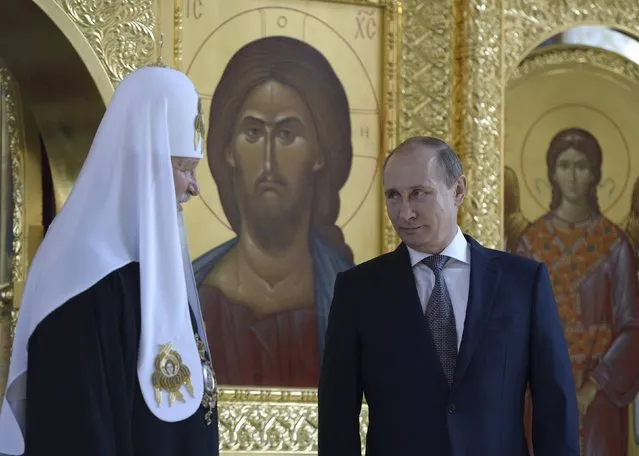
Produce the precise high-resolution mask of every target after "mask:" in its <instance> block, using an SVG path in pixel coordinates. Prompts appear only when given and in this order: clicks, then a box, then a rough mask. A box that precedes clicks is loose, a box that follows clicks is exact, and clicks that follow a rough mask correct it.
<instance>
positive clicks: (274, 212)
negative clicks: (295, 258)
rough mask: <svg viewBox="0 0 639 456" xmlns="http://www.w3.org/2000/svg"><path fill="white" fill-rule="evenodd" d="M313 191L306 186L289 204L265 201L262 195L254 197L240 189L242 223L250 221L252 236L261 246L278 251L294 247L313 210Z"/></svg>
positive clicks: (249, 228) (264, 248) (249, 229)
mask: <svg viewBox="0 0 639 456" xmlns="http://www.w3.org/2000/svg"><path fill="white" fill-rule="evenodd" d="M310 192H311V189H310V188H305V189H304V191H303V193H298V194H297V195H296V196H295V198H294V200H293V201H290V203H289V204H288V205H287V204H285V203H283V202H281V203H280V204H277V202H276V204H264V201H263V200H262V198H260V197H255V196H254V197H253V198H254V199H253V198H251V197H250V196H248V195H246V193H244V192H243V191H241V192H240V193H241V196H240V199H242V200H243V201H241V203H242V206H243V208H244V210H243V211H242V212H243V213H244V217H243V219H244V220H242V223H247V225H248V226H247V228H248V231H249V232H250V234H251V237H252V239H253V240H254V241H255V242H256V243H257V245H258V246H259V247H260V248H261V249H263V250H265V251H267V252H273V253H275V252H281V251H284V250H286V249H288V248H289V247H290V246H291V244H292V243H293V240H294V237H295V232H296V231H297V230H298V229H299V226H300V223H301V222H302V220H303V216H304V215H305V213H306V212H309V211H310V210H311V207H310V203H308V202H307V201H310V198H309V194H310Z"/></svg>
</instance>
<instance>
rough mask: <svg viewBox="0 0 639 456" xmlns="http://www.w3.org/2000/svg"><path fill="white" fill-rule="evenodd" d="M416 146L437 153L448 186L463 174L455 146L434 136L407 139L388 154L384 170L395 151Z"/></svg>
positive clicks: (438, 162)
mask: <svg viewBox="0 0 639 456" xmlns="http://www.w3.org/2000/svg"><path fill="white" fill-rule="evenodd" d="M415 148H427V149H430V150H433V151H434V152H435V153H436V154H437V164H438V165H439V167H440V170H441V172H442V173H443V177H444V180H445V182H446V185H448V187H452V186H453V185H454V184H455V182H457V179H459V177H460V176H461V175H462V174H463V169H462V164H461V161H460V160H459V157H458V156H457V154H456V153H455V151H454V150H453V148H452V147H450V146H449V145H448V143H447V142H446V141H444V140H441V139H439V138H436V137H434V136H413V137H412V138H408V139H406V140H405V141H403V142H402V143H401V144H400V145H399V146H397V147H396V148H395V149H393V151H392V152H391V153H390V154H388V156H387V157H386V160H385V161H384V167H383V168H382V170H384V169H386V164H387V163H388V160H390V158H391V157H392V156H393V155H395V153H397V152H399V151H403V150H411V149H415Z"/></svg>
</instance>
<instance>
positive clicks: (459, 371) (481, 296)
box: [454, 236, 501, 385]
mask: <svg viewBox="0 0 639 456" xmlns="http://www.w3.org/2000/svg"><path fill="white" fill-rule="evenodd" d="M466 239H467V240H468V242H469V244H470V290H469V293H468V307H467V310H466V320H465V323H464V333H463V336H462V343H461V347H460V349H459V355H458V358H457V368H456V370H455V379H454V384H455V385H456V384H459V382H460V381H461V380H462V378H463V377H464V374H465V373H466V370H467V369H468V365H469V364H470V360H471V358H472V356H473V353H474V352H475V349H476V348H477V344H478V343H479V340H480V339H481V335H482V333H483V330H484V327H485V325H486V322H487V321H488V317H489V316H490V312H491V309H492V306H493V303H494V298H495V293H496V291H497V287H498V284H499V279H500V276H501V274H500V271H499V269H498V268H497V266H496V265H495V263H494V262H493V261H491V260H492V259H493V258H492V255H491V253H490V251H489V250H487V249H485V248H484V247H482V246H481V245H479V244H478V243H477V241H475V240H474V239H473V238H471V237H470V236H466Z"/></svg>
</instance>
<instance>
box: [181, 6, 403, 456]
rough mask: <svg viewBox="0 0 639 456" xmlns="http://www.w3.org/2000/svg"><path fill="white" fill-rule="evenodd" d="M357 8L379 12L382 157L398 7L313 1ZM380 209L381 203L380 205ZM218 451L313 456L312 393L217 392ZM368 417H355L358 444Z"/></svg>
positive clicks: (388, 136)
mask: <svg viewBox="0 0 639 456" xmlns="http://www.w3.org/2000/svg"><path fill="white" fill-rule="evenodd" d="M313 1H318V2H325V3H328V4H331V3H341V4H352V5H362V6H367V7H375V8H381V9H382V20H383V26H382V34H383V37H384V38H383V45H382V46H383V49H382V55H383V62H382V67H383V78H382V95H381V97H380V98H381V101H382V102H381V106H382V130H381V131H382V138H381V139H382V141H381V149H382V151H384V154H387V153H388V152H390V150H392V148H393V147H395V145H396V144H397V143H398V138H399V133H400V132H399V125H400V113H401V79H400V77H399V75H400V74H401V44H402V42H401V37H402V5H401V3H399V2H397V1H394V0H313ZM172 20H173V30H172V36H173V52H172V56H171V58H172V66H173V67H174V68H177V69H182V53H183V43H182V38H181V37H182V32H183V20H184V18H183V5H182V2H180V1H176V2H174V7H173V14H172ZM380 202H381V203H382V204H383V201H380ZM380 223H381V233H382V236H381V238H382V242H381V246H380V251H385V250H388V249H389V248H393V246H394V245H396V239H395V234H394V231H393V230H392V227H391V226H390V224H389V222H388V218H387V217H386V216H385V213H384V216H383V217H382V220H381V221H380ZM218 403H219V406H218V413H219V432H220V448H221V451H222V454H223V455H238V454H249V453H250V454H259V453H262V452H268V453H269V454H272V453H277V454H315V452H316V451H317V420H318V418H317V391H316V390H315V389H294V388H262V387H252V388H242V389H240V388H228V387H220V390H219V392H218ZM367 423H368V413H367V409H366V407H365V406H364V407H363V410H362V414H361V416H360V424H361V426H360V427H361V433H362V441H364V436H365V433H366V429H367Z"/></svg>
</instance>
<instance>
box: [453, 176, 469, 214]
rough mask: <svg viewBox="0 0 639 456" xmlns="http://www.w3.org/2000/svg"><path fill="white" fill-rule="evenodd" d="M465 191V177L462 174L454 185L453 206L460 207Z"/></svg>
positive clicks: (466, 188)
mask: <svg viewBox="0 0 639 456" xmlns="http://www.w3.org/2000/svg"><path fill="white" fill-rule="evenodd" d="M467 191H468V182H467V181H466V176H464V175H463V174H462V175H461V176H459V178H458V179H457V182H456V183H455V193H454V195H453V197H454V198H455V204H456V205H457V206H461V204H462V203H463V202H464V198H465V197H466V192H467Z"/></svg>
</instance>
